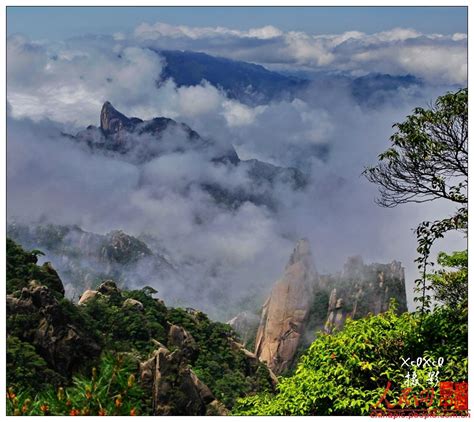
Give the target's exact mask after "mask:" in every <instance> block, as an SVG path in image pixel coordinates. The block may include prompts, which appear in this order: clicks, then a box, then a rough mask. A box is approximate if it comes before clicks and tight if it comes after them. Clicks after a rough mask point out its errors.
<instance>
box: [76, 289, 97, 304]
mask: <svg viewBox="0 0 474 422" xmlns="http://www.w3.org/2000/svg"><path fill="white" fill-rule="evenodd" d="M97 295H100V293H99V292H98V291H97V290H86V291H85V292H84V293H82V295H81V298H80V299H79V302H78V304H79V305H83V304H84V303H86V302H87V301H89V300H91V299H92V298H93V297H96V296H97Z"/></svg>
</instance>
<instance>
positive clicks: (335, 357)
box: [233, 306, 467, 416]
mask: <svg viewBox="0 0 474 422" xmlns="http://www.w3.org/2000/svg"><path fill="white" fill-rule="evenodd" d="M402 357H403V358H405V359H406V358H408V357H410V358H411V359H416V358H417V357H424V358H431V359H432V361H433V362H436V361H437V360H438V358H441V357H442V358H444V364H443V366H442V367H440V368H439V381H454V382H457V381H463V380H466V379H467V308H461V307H458V308H456V309H450V308H447V307H441V308H438V309H436V310H435V311H434V312H432V313H430V314H429V315H425V316H424V318H422V317H421V316H420V314H418V313H414V314H410V313H403V314H401V315H399V316H398V315H397V314H396V312H395V308H394V306H392V307H391V309H390V310H389V311H387V312H386V313H384V314H380V315H377V316H368V317H366V318H363V319H360V320H356V321H353V320H348V321H347V322H346V325H345V326H344V328H343V329H342V330H341V331H340V332H338V333H336V334H333V335H327V334H322V333H321V334H320V335H319V336H318V338H317V339H316V340H315V341H314V342H313V344H312V345H311V346H310V348H309V349H308V351H307V352H306V354H304V355H303V356H302V357H301V359H300V361H299V363H298V367H297V369H296V372H295V374H294V375H293V376H291V377H288V378H281V379H280V383H279V385H278V391H277V393H276V394H275V395H272V394H269V393H261V394H257V395H254V396H249V397H246V398H244V399H241V400H239V401H238V403H237V405H236V407H234V409H233V414H236V415H353V416H355V415H368V414H370V412H371V410H372V406H373V405H375V404H376V403H377V402H378V400H379V398H380V397H381V395H382V393H383V392H384V390H385V388H386V386H387V382H388V381H391V385H392V387H391V390H390V391H389V392H388V394H387V399H388V400H389V401H390V402H391V403H394V402H396V401H397V400H398V398H399V396H400V393H401V390H402V388H403V387H404V386H406V382H407V379H406V375H407V373H408V372H410V373H411V374H412V373H413V371H416V374H417V377H418V380H419V385H418V386H416V387H414V388H413V393H414V394H416V392H421V391H422V390H423V389H426V388H429V387H430V384H429V381H430V380H429V378H430V376H433V375H432V374H430V372H432V371H433V370H434V371H436V370H437V369H434V368H429V367H426V368H416V367H411V368H409V369H408V368H407V367H406V366H404V367H403V368H402V363H403V361H402ZM434 403H436V400H435V402H434Z"/></svg>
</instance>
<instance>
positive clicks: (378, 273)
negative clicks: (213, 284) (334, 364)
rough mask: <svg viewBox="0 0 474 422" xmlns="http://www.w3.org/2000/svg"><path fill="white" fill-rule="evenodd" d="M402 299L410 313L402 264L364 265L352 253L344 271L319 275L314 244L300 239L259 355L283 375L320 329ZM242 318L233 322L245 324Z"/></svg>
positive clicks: (274, 299)
mask: <svg viewBox="0 0 474 422" xmlns="http://www.w3.org/2000/svg"><path fill="white" fill-rule="evenodd" d="M392 299H395V300H396V301H397V303H398V308H397V310H398V312H400V313H401V312H405V311H407V301H406V290H405V272H404V268H403V267H402V264H401V263H400V262H398V261H393V262H391V263H389V264H368V265H367V264H364V262H363V260H362V258H361V257H359V256H356V257H351V258H349V259H348V260H347V262H346V264H345V265H344V269H343V271H342V272H340V273H337V274H335V275H318V274H317V273H316V271H315V270H314V267H313V264H312V257H311V252H310V247H309V243H308V241H306V240H300V241H299V242H298V244H297V246H296V248H295V250H294V252H293V254H292V256H291V258H290V260H289V262H288V264H287V266H286V268H285V273H284V275H283V277H282V279H281V280H279V281H278V282H277V283H276V284H275V286H274V287H273V290H272V292H271V295H270V297H269V298H268V299H267V301H266V302H265V304H264V305H263V310H262V316H261V320H260V325H259V327H258V331H257V335H256V340H255V353H256V354H257V356H258V357H259V358H260V360H262V361H264V362H266V363H267V364H268V366H269V367H270V368H271V369H272V370H273V371H274V372H275V373H276V374H279V373H281V372H283V371H285V370H286V369H288V368H290V367H291V365H292V363H293V361H294V358H295V354H296V352H297V349H298V347H299V346H302V347H307V346H309V344H310V343H311V342H312V341H313V340H314V339H315V333H316V332H319V331H325V332H326V333H329V334H330V333H332V332H334V331H335V330H339V329H341V328H342V327H343V326H344V323H345V321H346V319H347V318H349V317H350V318H352V319H357V318H362V317H365V316H367V315H368V314H373V315H376V314H379V313H381V312H385V311H387V310H388V309H389V306H390V301H391V300H392ZM243 320H244V319H243V317H242V316H239V315H238V316H237V317H235V318H234V319H232V320H231V321H229V323H232V324H233V325H235V326H236V331H237V328H240V325H242V324H243V322H242V321H243Z"/></svg>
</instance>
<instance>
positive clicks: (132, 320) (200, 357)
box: [7, 239, 271, 414]
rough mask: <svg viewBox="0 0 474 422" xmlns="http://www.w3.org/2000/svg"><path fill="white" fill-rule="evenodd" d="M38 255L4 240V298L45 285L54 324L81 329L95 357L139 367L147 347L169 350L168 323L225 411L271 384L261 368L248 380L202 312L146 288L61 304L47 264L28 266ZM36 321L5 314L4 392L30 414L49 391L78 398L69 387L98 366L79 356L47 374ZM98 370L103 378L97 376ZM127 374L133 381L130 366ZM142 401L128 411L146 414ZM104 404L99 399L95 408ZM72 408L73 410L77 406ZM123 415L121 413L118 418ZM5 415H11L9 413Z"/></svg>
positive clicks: (222, 334) (49, 367) (243, 363)
mask: <svg viewBox="0 0 474 422" xmlns="http://www.w3.org/2000/svg"><path fill="white" fill-rule="evenodd" d="M38 254H39V251H33V252H26V251H24V250H23V249H22V248H21V247H20V246H19V245H17V244H16V243H15V242H13V241H11V240H10V239H8V240H7V263H8V265H7V292H8V294H11V295H13V296H14V297H17V298H19V297H20V296H21V289H23V288H26V289H28V288H29V287H28V286H29V285H30V284H29V283H30V281H31V280H32V279H34V280H35V282H36V283H38V284H40V285H46V286H48V288H49V289H51V290H52V291H53V293H54V295H55V297H57V300H58V309H57V312H60V318H59V319H60V323H61V324H64V325H65V326H67V325H68V324H72V325H74V326H76V327H81V328H82V329H83V331H84V333H87V336H90V337H91V338H93V339H94V340H95V341H97V342H98V343H99V345H100V348H101V350H102V351H103V354H104V353H105V355H110V354H111V353H112V354H117V353H121V354H123V353H125V354H128V355H133V356H136V358H137V359H138V360H140V361H144V360H146V359H148V357H149V355H150V353H151V352H152V351H153V350H154V349H156V343H155V341H158V342H160V343H162V344H164V345H165V346H169V345H168V343H169V341H168V330H169V327H170V325H171V324H176V325H180V326H182V327H183V328H185V329H186V330H187V331H188V332H189V333H190V334H191V335H192V336H193V338H194V339H195V341H196V343H197V349H198V353H197V355H196V356H195V357H194V358H193V359H192V360H191V361H190V362H189V364H190V366H191V367H192V369H193V370H194V372H195V373H196V375H197V376H198V377H199V379H200V380H201V381H202V382H204V383H205V384H206V385H207V386H208V387H209V388H210V389H211V391H212V392H213V394H214V396H215V397H216V398H217V399H218V400H220V401H221V402H222V403H224V404H225V405H226V406H227V407H228V408H232V406H233V404H234V403H235V401H236V400H237V398H239V397H242V396H245V395H246V394H248V393H249V392H251V391H262V390H266V389H270V388H271V379H270V376H269V373H268V371H267V369H266V367H265V366H264V365H263V364H261V365H260V366H259V367H258V369H257V370H256V372H255V373H254V372H253V370H250V369H249V367H248V365H249V364H248V362H247V360H246V358H245V356H244V354H243V353H242V352H240V351H238V350H234V349H233V348H232V346H231V342H230V341H231V340H232V339H233V338H235V337H236V335H235V333H233V332H232V330H231V328H230V327H229V326H228V325H226V324H223V323H220V322H214V321H211V320H210V319H209V318H208V317H207V316H206V315H205V314H204V313H202V312H198V311H191V312H188V311H186V310H184V309H180V308H167V307H166V306H165V305H164V304H163V302H162V301H161V300H159V299H155V298H153V297H152V293H154V292H152V291H149V290H148V289H147V288H144V289H142V290H130V291H128V290H122V291H117V292H114V293H112V294H109V295H97V296H96V297H94V298H93V299H90V300H89V301H87V302H86V303H85V304H84V305H81V306H77V305H75V304H73V303H72V302H71V301H69V300H68V299H66V298H64V297H63V294H64V290H63V289H62V283H61V280H60V279H59V277H58V276H57V274H56V272H54V270H51V268H50V267H49V266H47V265H46V266H45V265H43V266H38V265H37V264H36V263H37V255H38ZM127 299H134V300H137V301H139V302H140V303H141V304H142V305H143V309H142V310H141V311H137V310H136V309H134V308H133V307H131V306H127V304H126V301H127ZM42 317H43V316H42V315H41V312H32V313H27V314H25V313H20V312H19V313H15V314H9V315H7V334H8V336H7V386H8V387H9V388H11V389H12V391H13V392H14V394H15V395H16V397H17V398H19V397H23V398H25V400H26V398H28V399H29V400H30V401H31V406H32V409H33V408H34V409H39V406H41V403H40V401H41V400H43V398H44V397H50V398H51V397H53V396H54V394H56V393H54V394H53V392H56V391H57V390H58V388H64V389H65V390H66V391H70V389H71V388H72V389H73V390H72V391H74V394H76V393H77V394H78V395H79V396H81V397H82V396H84V394H83V393H80V392H79V390H77V388H79V384H80V383H79V384H77V383H78V380H82V381H81V382H82V383H83V382H86V380H88V379H89V374H90V368H91V367H92V366H93V365H96V366H97V367H99V366H100V365H101V364H100V362H96V361H94V362H89V361H88V359H87V358H85V357H84V359H82V360H81V359H80V362H79V363H78V364H79V368H78V370H77V371H76V372H75V373H74V375H75V376H74V377H71V376H70V374H65V373H61V371H59V370H58V369H57V368H55V366H54V362H49V361H48V359H47V357H46V356H45V354H44V350H42V349H41V347H38V345H36V344H35V343H34V342H35V340H34V339H35V332H36V330H38V327H39V324H40V321H41V318H42ZM169 347H170V348H172V346H169ZM105 364H106V368H108V367H110V365H111V363H110V359H109V358H106V360H105ZM107 365H109V366H107ZM101 367H102V366H101ZM101 371H102V373H103V372H104V370H103V369H102V370H101ZM105 372H107V369H106V370H105ZM133 374H134V376H135V377H137V378H138V376H139V374H138V367H136V368H135V372H134V373H133ZM129 375H130V374H129ZM89 382H90V381H89ZM74 388H76V390H74ZM107 391H108V392H109V393H108V402H113V401H114V400H113V399H114V396H113V395H111V390H110V389H107ZM71 394H72V393H71ZM81 394H82V395H81ZM137 394H138V393H137ZM149 395H150V394H149V393H144V394H143V397H142V400H141V403H142V405H141V406H139V405H138V404H137V403H135V404H134V406H133V408H135V411H136V412H138V411H140V409H145V410H143V411H144V412H145V414H146V409H148V407H147V406H148V405H147V404H146V403H147V400H148V397H149ZM50 401H51V400H50ZM105 401H107V400H105V398H102V401H101V403H102V402H104V403H105ZM10 404H11V403H10ZM79 404H81V403H78V404H77V406H79ZM82 405H83V406H82ZM22 406H23V404H22V405H21V407H22ZM49 406H50V409H49V411H50V412H56V413H55V414H68V413H69V410H68V409H66V408H64V407H60V406H59V405H58V406H55V407H54V406H53V404H52V402H51V404H50V405H49ZM51 406H52V407H51ZM81 406H82V407H80V409H82V408H83V407H84V406H85V404H84V403H82V404H81ZM104 406H105V405H104ZM21 407H20V408H18V407H17V410H18V409H20V410H21ZM85 407H86V408H87V406H85ZM125 408H126V407H125V406H124V407H121V408H120V409H119V410H120V412H123V411H124V409H125ZM9 409H10V410H11V411H12V412H13V411H14V408H13V407H12V406H10V408H9ZM61 409H62V410H61ZM94 409H95V410H94ZM106 410H107V408H106ZM109 410H110V411H111V409H108V410H107V411H109ZM31 411H33V410H31ZM90 411H91V412H94V411H98V408H91V409H90ZM61 412H63V413H61ZM41 414H43V413H41ZM109 414H110V412H109ZM117 414H125V413H117Z"/></svg>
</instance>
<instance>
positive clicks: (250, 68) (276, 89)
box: [154, 50, 309, 104]
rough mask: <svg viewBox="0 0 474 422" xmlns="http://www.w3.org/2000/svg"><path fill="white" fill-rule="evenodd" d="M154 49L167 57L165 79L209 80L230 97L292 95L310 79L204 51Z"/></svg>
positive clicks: (255, 99) (181, 82)
mask: <svg viewBox="0 0 474 422" xmlns="http://www.w3.org/2000/svg"><path fill="white" fill-rule="evenodd" d="M154 51H156V52H158V53H159V54H160V55H161V56H163V57H164V58H165V60H166V65H165V67H164V69H163V73H162V77H163V78H164V79H167V78H172V79H173V80H174V81H175V83H176V84H177V85H178V86H190V85H199V84H200V83H201V81H202V80H206V81H208V82H209V83H211V84H212V85H214V86H216V87H220V88H222V89H223V90H224V91H225V92H226V93H227V95H228V96H229V97H230V98H233V99H237V100H239V101H241V102H243V103H246V104H249V103H252V104H262V103H266V102H269V101H272V100H283V99H287V100H288V99H292V98H293V97H294V96H295V94H296V93H297V92H298V91H299V90H300V89H303V88H305V87H307V86H308V83H309V81H308V80H305V79H301V78H298V77H294V76H286V75H282V74H280V73H278V72H273V71H271V70H268V69H266V68H265V67H263V66H261V65H257V64H253V63H247V62H243V61H237V60H231V59H228V58H224V57H215V56H210V55H209V54H205V53H201V52H195V51H177V50H154Z"/></svg>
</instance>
